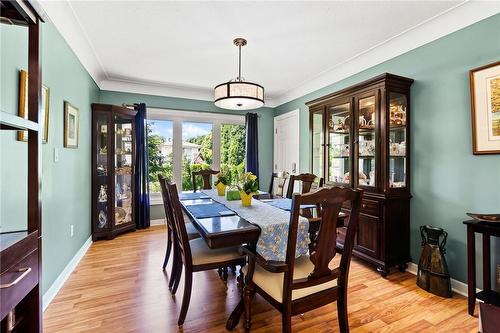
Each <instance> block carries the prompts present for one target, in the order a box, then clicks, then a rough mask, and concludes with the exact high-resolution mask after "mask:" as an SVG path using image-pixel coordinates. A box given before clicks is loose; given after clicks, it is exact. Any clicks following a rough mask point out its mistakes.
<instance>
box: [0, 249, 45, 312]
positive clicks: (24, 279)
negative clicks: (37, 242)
mask: <svg viewBox="0 0 500 333" xmlns="http://www.w3.org/2000/svg"><path fill="white" fill-rule="evenodd" d="M0 284H1V285H2V288H1V289H0V318H4V317H5V315H7V313H8V312H9V311H10V310H12V308H14V307H15V306H16V305H17V304H18V303H19V302H20V301H21V300H22V299H23V298H24V297H25V296H26V295H27V294H28V293H29V292H30V291H31V290H32V289H33V287H35V286H36V285H37V284H38V250H35V251H33V252H31V253H30V254H29V255H28V256H26V257H24V258H23V259H22V260H21V261H19V262H17V263H16V264H14V265H12V266H11V267H10V268H9V269H7V270H5V271H4V272H3V273H2V274H1V275H0Z"/></svg>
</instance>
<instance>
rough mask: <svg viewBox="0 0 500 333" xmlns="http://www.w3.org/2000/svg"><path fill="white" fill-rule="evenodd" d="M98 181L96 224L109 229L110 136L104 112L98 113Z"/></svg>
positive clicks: (98, 227)
mask: <svg viewBox="0 0 500 333" xmlns="http://www.w3.org/2000/svg"><path fill="white" fill-rule="evenodd" d="M96 131H97V133H96V134H95V135H96V140H95V144H96V146H97V147H96V149H95V152H96V161H97V163H96V166H95V167H96V170H95V175H96V182H95V184H96V185H97V186H96V187H95V188H94V191H97V193H96V195H97V200H96V203H95V205H96V213H95V215H94V216H95V218H96V219H97V221H96V223H95V224H94V225H95V226H96V227H97V229H107V228H108V227H109V221H110V219H109V204H108V198H109V196H110V188H108V185H109V178H108V170H109V165H108V150H109V137H108V116H107V115H106V114H104V113H97V114H96Z"/></svg>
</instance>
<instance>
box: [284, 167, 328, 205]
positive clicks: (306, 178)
mask: <svg viewBox="0 0 500 333" xmlns="http://www.w3.org/2000/svg"><path fill="white" fill-rule="evenodd" d="M316 179H318V177H316V175H314V174H312V173H301V174H299V175H291V176H290V180H289V181H288V190H287V191H286V197H287V198H289V199H291V198H292V195H293V188H294V186H295V182H302V190H301V193H302V194H304V193H309V192H311V188H312V187H313V184H314V183H315V182H316ZM322 186H323V178H319V183H318V187H322Z"/></svg>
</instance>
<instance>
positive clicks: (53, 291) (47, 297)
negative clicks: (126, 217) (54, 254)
mask: <svg viewBox="0 0 500 333" xmlns="http://www.w3.org/2000/svg"><path fill="white" fill-rule="evenodd" d="M90 245H92V237H89V239H87V240H86V241H85V243H83V245H82V247H81V248H80V249H79V250H78V252H76V254H75V256H74V257H73V258H71V260H70V261H69V262H68V264H67V265H66V267H64V269H63V271H62V272H61V274H59V276H58V277H57V279H56V280H55V281H54V282H53V283H52V285H51V286H50V288H49V289H48V290H47V291H46V292H45V294H43V298H42V304H43V311H45V310H46V309H47V307H48V306H49V304H50V302H52V300H53V299H54V298H55V297H56V295H57V293H58V292H59V290H60V289H61V288H62V286H63V285H64V283H65V282H66V280H67V279H68V278H69V276H70V275H71V273H72V272H73V271H74V270H75V268H76V266H77V265H78V263H79V262H80V260H82V258H83V256H84V255H85V253H86V252H87V250H88V249H89V247H90Z"/></svg>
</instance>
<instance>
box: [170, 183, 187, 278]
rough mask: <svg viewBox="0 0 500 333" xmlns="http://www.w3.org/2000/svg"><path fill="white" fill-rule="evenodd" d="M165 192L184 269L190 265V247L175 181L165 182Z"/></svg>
mask: <svg viewBox="0 0 500 333" xmlns="http://www.w3.org/2000/svg"><path fill="white" fill-rule="evenodd" d="M166 187H167V192H168V195H169V199H170V209H171V213H172V218H173V227H174V235H175V236H174V241H176V242H177V245H178V249H179V251H180V255H181V257H182V261H183V262H184V265H186V269H188V268H190V267H191V265H192V257H191V248H190V246H189V238H188V234H187V230H186V223H185V221H184V215H183V214H182V207H181V202H180V200H179V193H178V192H177V186H176V185H175V183H169V182H166Z"/></svg>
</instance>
